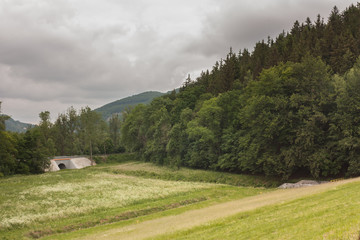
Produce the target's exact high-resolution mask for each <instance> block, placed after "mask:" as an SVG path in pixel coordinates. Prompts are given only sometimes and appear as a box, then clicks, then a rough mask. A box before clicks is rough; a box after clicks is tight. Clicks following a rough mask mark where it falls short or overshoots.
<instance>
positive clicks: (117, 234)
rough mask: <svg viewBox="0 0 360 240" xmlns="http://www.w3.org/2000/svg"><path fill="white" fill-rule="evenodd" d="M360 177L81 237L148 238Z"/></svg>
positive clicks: (286, 191)
mask: <svg viewBox="0 0 360 240" xmlns="http://www.w3.org/2000/svg"><path fill="white" fill-rule="evenodd" d="M358 181H360V178H354V179H349V180H344V181H339V182H333V183H327V184H322V185H317V186H312V187H305V188H300V189H299V188H297V189H284V190H276V191H274V192H270V193H265V194H260V195H256V196H252V197H248V198H244V199H240V200H235V201H230V202H226V203H222V204H217V205H213V206H210V207H205V208H202V209H197V210H191V211H188V212H185V213H182V214H179V215H175V216H167V217H162V218H158V219H153V220H149V221H145V222H141V223H138V224H133V225H129V226H126V227H121V228H113V229H111V230H107V231H103V232H101V233H96V234H92V235H86V236H84V237H83V238H80V239H122V240H123V239H145V238H149V237H155V236H157V235H160V234H165V233H171V232H174V231H178V230H186V229H189V228H192V227H195V226H199V225H202V224H205V223H207V222H209V221H214V220H216V219H219V218H224V217H228V216H231V215H234V214H237V213H240V212H245V211H250V210H254V209H256V208H260V207H263V206H267V205H271V204H277V203H282V202H286V201H291V200H294V199H297V198H300V197H305V196H309V195H312V194H317V193H321V192H323V191H327V190H330V189H336V187H337V186H339V185H343V184H346V183H350V182H358Z"/></svg>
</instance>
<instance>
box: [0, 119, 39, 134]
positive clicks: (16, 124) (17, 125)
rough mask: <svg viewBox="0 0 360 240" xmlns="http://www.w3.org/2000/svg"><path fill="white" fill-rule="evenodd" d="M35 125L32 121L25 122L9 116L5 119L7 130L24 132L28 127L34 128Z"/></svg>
mask: <svg viewBox="0 0 360 240" xmlns="http://www.w3.org/2000/svg"><path fill="white" fill-rule="evenodd" d="M33 126H34V125H33V124H30V123H23V122H20V121H16V120H14V119H12V118H9V119H8V120H6V121H5V127H6V131H9V132H18V133H23V132H26V130H27V129H29V128H32V127H33Z"/></svg>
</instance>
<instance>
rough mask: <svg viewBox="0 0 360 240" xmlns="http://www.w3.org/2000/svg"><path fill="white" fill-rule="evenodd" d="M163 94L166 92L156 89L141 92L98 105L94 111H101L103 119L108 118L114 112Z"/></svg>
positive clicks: (148, 101) (146, 101) (147, 101)
mask: <svg viewBox="0 0 360 240" xmlns="http://www.w3.org/2000/svg"><path fill="white" fill-rule="evenodd" d="M164 94H166V93H162V92H157V91H148V92H143V93H140V94H136V95H132V96H130V97H126V98H122V99H119V100H116V101H114V102H111V103H108V104H105V105H104V106H102V107H99V108H97V109H95V110H94V111H96V112H98V113H101V115H102V116H103V118H104V119H108V118H109V117H111V115H112V114H114V113H117V114H121V112H122V111H124V110H125V108H127V107H130V106H135V105H138V104H148V103H150V102H151V101H152V100H153V99H154V98H156V97H160V96H162V95H164Z"/></svg>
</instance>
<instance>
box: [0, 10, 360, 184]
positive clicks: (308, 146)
mask: <svg viewBox="0 0 360 240" xmlns="http://www.w3.org/2000/svg"><path fill="white" fill-rule="evenodd" d="M359 56H360V4H357V5H356V6H355V5H351V6H350V7H348V8H347V9H346V10H345V11H344V12H342V13H340V12H339V11H338V9H337V8H336V7H334V9H333V10H332V11H331V14H330V16H329V18H328V21H327V22H326V23H325V22H324V20H323V18H321V16H318V17H317V18H316V20H315V21H311V20H310V19H309V18H307V19H306V21H305V22H304V23H301V24H300V23H299V22H298V21H296V22H295V23H294V25H293V27H292V29H291V31H290V32H282V33H281V34H279V36H278V37H277V38H276V39H271V38H270V37H269V38H268V39H267V41H261V42H258V43H256V45H255V47H254V50H253V51H252V52H250V51H249V50H247V49H243V50H241V51H239V53H234V52H233V50H232V49H230V52H229V53H228V54H227V56H226V58H225V59H221V60H220V61H219V62H216V63H215V65H214V66H213V67H212V69H211V70H206V71H204V72H202V74H201V75H200V77H198V78H197V79H196V80H192V79H191V78H190V76H189V77H188V78H187V79H186V80H185V82H184V84H183V86H182V87H181V88H180V91H178V92H177V91H175V90H174V91H172V92H171V93H168V94H166V95H163V96H161V97H158V98H155V99H154V100H153V101H152V102H151V103H150V104H148V105H142V104H140V105H138V106H136V107H134V108H131V109H130V108H127V109H126V110H125V112H123V113H122V120H120V118H119V116H118V115H113V116H112V117H111V118H110V119H109V122H108V123H106V122H105V121H104V120H103V119H102V117H101V115H100V114H99V113H97V112H95V111H91V109H90V108H88V107H86V108H83V109H81V110H80V112H77V111H76V110H75V109H73V108H69V109H68V110H67V112H66V113H64V114H60V115H59V116H58V118H57V119H56V121H55V122H54V123H51V122H50V113H49V112H42V113H40V115H39V116H40V123H39V126H37V127H34V128H32V129H30V130H28V131H27V132H26V133H24V134H16V133H10V132H6V131H5V127H4V121H5V120H6V116H1V117H0V118H1V119H0V142H1V143H2V144H1V145H0V175H1V174H3V175H10V174H14V173H38V172H42V171H43V169H44V168H45V167H46V165H47V164H48V160H47V157H48V156H52V155H74V154H89V155H92V154H93V153H110V152H121V151H124V150H125V149H126V151H129V152H137V153H139V156H140V157H141V158H142V159H143V160H145V161H149V162H153V163H156V164H160V165H170V166H173V167H176V168H178V167H182V166H187V167H192V168H201V169H212V170H220V171H229V172H238V173H251V174H264V175H268V176H279V177H282V178H283V179H286V178H289V177H291V176H293V175H294V174H311V175H312V176H313V177H315V178H320V177H328V176H338V175H347V176H356V175H360V112H359V109H360V58H359ZM120 131H121V133H120ZM124 147H125V149H124Z"/></svg>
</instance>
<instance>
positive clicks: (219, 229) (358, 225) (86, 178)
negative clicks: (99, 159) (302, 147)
mask: <svg viewBox="0 0 360 240" xmlns="http://www.w3.org/2000/svg"><path fill="white" fill-rule="evenodd" d="M133 159H134V156H130V155H121V156H119V159H115V160H114V161H112V162H111V161H110V163H107V164H99V165H97V166H95V167H89V168H85V169H80V170H62V171H58V172H51V173H45V174H41V175H26V176H25V175H17V176H12V177H7V178H2V179H0V189H1V195H0V239H4V240H5V239H40V238H41V239H87V240H89V239H358V238H359V231H360V214H359V213H360V179H355V180H354V181H352V182H348V183H342V182H335V183H330V184H324V185H320V186H315V187H310V188H301V189H285V190H284V189H282V190H276V189H275V188H272V186H275V185H277V184H279V181H278V180H276V179H267V178H264V177H257V176H247V175H238V174H230V173H221V172H212V171H204V170H193V169H186V168H181V169H178V170H174V169H171V168H167V167H159V166H155V165H153V164H149V163H144V162H135V161H133ZM129 160H130V161H129ZM254 186H256V187H254ZM164 226H169V227H168V228H166V227H164ZM169 229H171V230H169ZM105 236H106V237H105Z"/></svg>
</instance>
